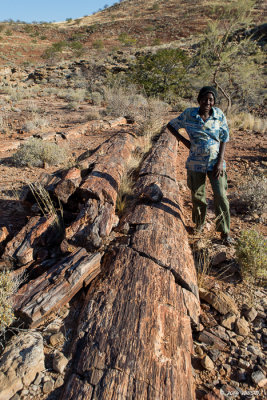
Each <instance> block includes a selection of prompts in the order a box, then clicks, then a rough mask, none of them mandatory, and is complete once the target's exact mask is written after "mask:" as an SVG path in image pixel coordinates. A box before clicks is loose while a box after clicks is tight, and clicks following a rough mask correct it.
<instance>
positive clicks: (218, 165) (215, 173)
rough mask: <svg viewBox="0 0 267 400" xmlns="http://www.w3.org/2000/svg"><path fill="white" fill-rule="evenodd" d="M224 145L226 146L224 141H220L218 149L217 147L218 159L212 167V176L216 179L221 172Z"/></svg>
mask: <svg viewBox="0 0 267 400" xmlns="http://www.w3.org/2000/svg"><path fill="white" fill-rule="evenodd" d="M225 147H226V143H225V142H221V143H220V149H219V155H218V161H217V163H216V164H215V166H214V168H213V176H214V177H215V178H216V179H218V178H219V176H220V175H222V174H223V159H224V153H225Z"/></svg>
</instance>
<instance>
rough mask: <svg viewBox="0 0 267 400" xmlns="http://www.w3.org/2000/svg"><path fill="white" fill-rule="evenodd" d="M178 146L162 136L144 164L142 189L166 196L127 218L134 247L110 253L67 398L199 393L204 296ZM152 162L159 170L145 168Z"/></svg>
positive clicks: (184, 397)
mask: <svg viewBox="0 0 267 400" xmlns="http://www.w3.org/2000/svg"><path fill="white" fill-rule="evenodd" d="M176 146H177V144H176V141H175V139H174V138H173V137H172V135H170V134H168V133H164V134H163V135H162V136H161V138H160V139H159V142H158V144H157V145H156V146H155V148H154V150H153V151H152V153H151V155H150V156H149V157H148V159H147V160H146V162H145V164H144V167H143V168H142V169H141V171H142V170H143V172H142V173H141V174H142V176H141V177H140V179H139V181H138V184H137V192H138V194H141V193H142V191H143V190H145V188H146V186H147V185H148V184H150V183H152V182H155V181H156V182H157V184H158V185H159V186H160V189H161V191H162V193H163V195H164V197H163V199H162V202H160V203H138V204H137V205H136V207H135V209H134V212H133V213H132V214H130V215H129V216H128V217H127V218H126V221H127V222H128V223H129V224H130V226H131V228H132V229H131V230H130V231H134V233H133V234H131V235H130V237H129V244H128V245H120V246H119V248H118V249H117V250H116V253H115V254H112V255H110V256H109V257H106V260H105V264H104V268H103V276H102V278H101V280H99V281H98V282H95V283H94V285H92V286H91V287H90V289H89V291H88V294H87V297H86V300H85V305H84V309H83V311H82V313H81V318H80V322H79V325H78V329H77V332H79V333H78V335H79V338H78V339H77V342H76V345H75V347H74V350H73V354H74V355H75V357H74V362H73V369H72V374H71V376H70V378H69V379H68V383H67V384H66V386H65V388H64V391H63V394H62V396H61V399H64V400H66V399H68V400H71V399H73V400H74V399H75V400H80V399H88V400H89V399H90V400H92V399H93V398H98V399H100V398H101V399H103V400H107V399H110V400H111V399H119V400H124V399H130V398H135V399H138V400H143V399H144V400H147V399H151V400H152V399H153V400H154V399H157V400H161V399H174V398H175V399H179V400H191V399H194V398H195V395H194V385H193V378H192V373H191V360H190V357H191V351H192V336H191V327H190V318H191V320H192V321H194V323H196V324H197V323H198V315H199V301H198V293H197V284H196V273H195V269H194V263H193V259H192V254H191V252H190V248H189V245H188V242H187V239H186V238H187V234H186V231H185V227H184V223H183V218H182V210H181V207H180V203H179V193H178V187H177V185H176V184H175V169H174V168H173V164H175V160H176V150H177V148H176ZM168 152H170V153H169V155H170V156H169V157H167V158H166V157H165V156H166V153H168ZM154 155H155V158H154ZM166 159H167V160H168V161H166ZM150 163H151V164H152V165H154V163H158V165H161V168H160V169H159V168H158V166H155V168H154V169H153V167H152V166H151V167H150V170H148V167H147V170H145V166H146V165H148V164H150ZM144 171H146V172H145V173H144ZM176 235H177V238H176V237H175V236H176ZM185 293H186V294H185ZM188 299H189V302H190V304H185V302H186V301H188ZM193 308H195V309H194V310H193Z"/></svg>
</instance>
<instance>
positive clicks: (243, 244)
mask: <svg viewBox="0 0 267 400" xmlns="http://www.w3.org/2000/svg"><path fill="white" fill-rule="evenodd" d="M236 257H237V260H238V263H239V264H240V267H241V274H242V277H243V279H245V280H247V281H254V280H256V281H263V280H266V278H267V271H266V266H267V241H266V239H265V238H264V236H262V235H261V234H259V233H258V232H256V231H254V230H250V231H242V232H241V235H240V238H239V239H238V240H237V243H236Z"/></svg>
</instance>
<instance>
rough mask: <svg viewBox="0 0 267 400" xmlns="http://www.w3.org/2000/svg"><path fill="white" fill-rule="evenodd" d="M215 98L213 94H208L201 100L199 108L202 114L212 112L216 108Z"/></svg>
mask: <svg viewBox="0 0 267 400" xmlns="http://www.w3.org/2000/svg"><path fill="white" fill-rule="evenodd" d="M214 103H215V102H214V97H213V94H212V93H206V94H205V95H204V96H202V97H201V98H200V100H199V106H200V107H199V108H200V111H201V112H205V113H207V112H210V110H211V108H212V107H213V106H214Z"/></svg>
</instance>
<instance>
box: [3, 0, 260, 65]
mask: <svg viewBox="0 0 267 400" xmlns="http://www.w3.org/2000/svg"><path fill="white" fill-rule="evenodd" d="M226 3H227V2H226ZM222 4H223V3H222V2H216V1H214V0H206V1H204V2H203V1H175V0H168V1H153V0H152V1H146V2H143V1H140V0H125V1H123V2H121V3H118V4H115V5H113V6H111V7H109V8H107V9H105V10H103V11H100V12H97V13H96V14H94V15H90V16H88V17H83V18H79V19H75V20H70V21H69V22H67V21H65V22H58V23H49V24H48V23H40V24H23V23H20V22H16V23H15V22H14V23H1V24H0V35H1V39H0V65H11V66H12V65H13V66H14V65H27V64H28V63H30V64H32V63H33V64H36V63H43V62H45V59H44V58H43V57H44V55H45V52H46V51H47V49H49V48H51V46H52V45H54V46H56V48H57V49H59V48H60V46H61V49H60V53H59V54H57V55H56V54H55V52H53V51H52V52H50V53H49V54H48V55H47V56H46V59H47V60H48V61H49V62H51V61H52V62H53V61H59V60H63V59H69V58H72V59H73V58H77V57H83V58H85V59H88V58H90V54H91V52H92V51H93V52H95V51H97V53H98V54H99V53H100V54H101V53H103V52H104V51H105V50H107V51H108V52H111V53H112V52H114V51H116V50H119V49H122V50H123V49H125V48H142V47H144V46H154V45H157V46H158V45H161V44H168V45H169V44H170V43H172V42H174V43H176V45H179V46H180V45H182V46H183V47H187V46H188V45H190V44H192V43H195V42H197V41H199V35H200V34H201V33H202V32H203V31H204V30H205V28H206V27H207V24H208V23H209V22H210V21H212V20H213V19H214V17H216V15H217V14H218V13H219V12H220V11H219V10H220V7H221V5H222ZM256 4H257V7H256V8H255V10H254V18H253V19H254V21H255V24H260V23H262V22H264V21H265V20H266V13H267V6H266V2H264V1H263V0H258V1H257V2H256ZM60 43H61V44H60ZM52 50H53V49H52Z"/></svg>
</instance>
